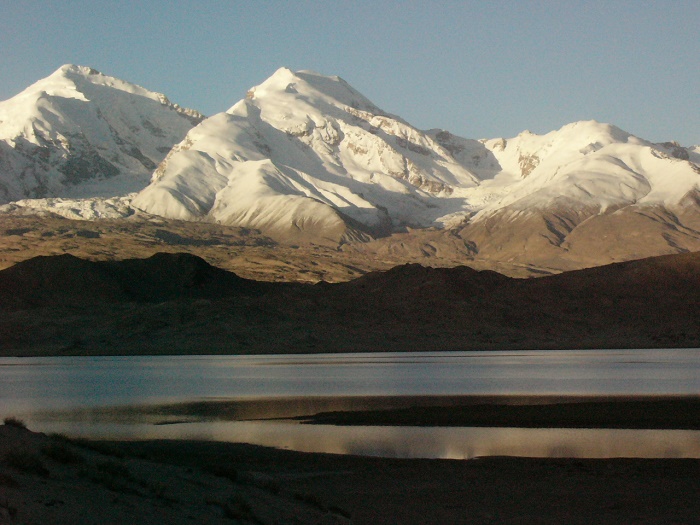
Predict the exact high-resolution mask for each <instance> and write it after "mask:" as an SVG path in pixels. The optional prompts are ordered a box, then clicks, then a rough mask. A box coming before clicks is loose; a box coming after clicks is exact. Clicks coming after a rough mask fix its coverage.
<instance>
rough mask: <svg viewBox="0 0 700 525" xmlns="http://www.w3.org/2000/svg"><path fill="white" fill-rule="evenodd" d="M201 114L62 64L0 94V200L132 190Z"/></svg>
mask: <svg viewBox="0 0 700 525" xmlns="http://www.w3.org/2000/svg"><path fill="white" fill-rule="evenodd" d="M202 119H203V116H202V115H200V114H199V113H198V112H196V111H193V110H189V109H185V108H181V107H180V106H178V105H177V104H173V103H171V102H170V101H169V100H168V99H167V98H166V97H165V96H164V95H162V94H160V93H154V92H152V91H148V90H147V89H144V88H142V87H140V86H136V85H134V84H130V83H128V82H125V81H122V80H119V79H116V78H113V77H109V76H106V75H103V74H101V73H99V72H98V71H95V70H94V69H91V68H87V67H81V66H74V65H65V66H63V67H61V68H59V69H58V70H57V71H56V72H54V73H53V74H52V75H50V76H49V77H47V78H45V79H43V80H40V81H38V82H36V83H35V84H33V85H31V86H29V87H28V88H27V89H25V90H24V91H23V92H21V93H20V94H18V95H16V96H15V97H13V98H11V99H9V100H6V101H4V102H0V204H2V203H5V202H9V201H15V200H18V199H24V198H43V197H96V196H103V197H106V196H115V195H123V194H126V193H130V192H135V191H139V190H141V189H143V187H144V186H145V185H146V184H147V183H148V180H149V178H150V175H151V173H152V172H153V170H154V169H155V168H156V166H157V165H158V164H159V163H160V162H161V161H162V159H163V158H164V157H165V155H166V154H167V153H168V151H170V149H171V148H172V146H173V145H174V144H176V143H178V142H180V141H181V140H182V139H183V137H184V136H185V134H186V133H187V132H188V131H189V130H190V129H191V128H192V127H193V126H194V125H196V124H198V123H199V122H201V120H202Z"/></svg>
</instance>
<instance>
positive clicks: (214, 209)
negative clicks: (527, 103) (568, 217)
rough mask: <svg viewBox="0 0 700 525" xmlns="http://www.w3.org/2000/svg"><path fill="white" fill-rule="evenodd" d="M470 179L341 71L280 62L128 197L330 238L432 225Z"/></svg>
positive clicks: (181, 214)
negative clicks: (332, 73)
mask: <svg viewBox="0 0 700 525" xmlns="http://www.w3.org/2000/svg"><path fill="white" fill-rule="evenodd" d="M478 184H479V179H478V178H477V177H476V176H475V175H474V174H473V173H472V172H470V171H469V170H468V169H467V168H466V167H465V166H463V165H462V164H460V163H459V162H457V161H456V160H455V159H454V158H453V157H452V155H451V154H450V152H449V151H448V150H446V149H445V148H443V147H442V146H440V144H439V143H438V142H437V141H436V140H435V139H433V138H432V137H431V136H430V135H428V134H426V133H424V132H421V131H419V130H417V129H415V128H414V127H412V126H410V125H409V124H407V123H406V122H404V121H403V120H401V119H400V118H398V117H395V116H392V115H389V114H387V113H385V112H383V111H382V110H380V109H379V108H377V107H376V106H375V105H374V104H372V103H371V102H370V101H369V100H367V99H366V98H365V97H364V96H362V95H361V94H360V93H358V92H357V91H356V90H354V89H353V88H352V87H350V86H349V85H348V84H347V83H346V82H345V81H343V80H342V79H340V78H337V77H325V76H321V75H319V74H316V73H312V72H305V71H302V72H298V73H293V72H292V71H290V70H289V69H284V68H283V69H280V70H278V71H277V72H276V73H275V74H274V75H273V76H272V77H270V78H269V79H268V80H266V81H265V82H264V83H263V84H261V85H259V86H257V87H255V88H253V89H251V90H250V91H249V92H248V96H247V97H246V98H245V99H243V100H241V101H240V102H238V103H237V104H235V105H234V106H233V107H232V108H230V109H229V110H228V111H227V112H225V113H220V114H218V115H214V116H213V117H211V118H209V119H207V120H206V121H204V122H203V123H202V124H200V125H199V126H197V127H196V128H194V129H193V130H192V131H191V132H190V133H189V134H188V135H187V137H186V138H185V139H184V140H183V141H182V142H181V143H180V144H179V145H178V146H176V147H175V148H174V149H173V150H172V151H171V152H170V153H169V154H168V156H167V158H166V159H165V161H164V162H163V163H162V164H161V166H159V168H158V170H157V171H156V172H155V174H154V178H153V182H152V183H151V185H150V186H149V187H148V188H146V189H145V190H144V191H143V192H141V193H140V194H139V195H138V196H137V197H136V198H135V199H134V201H133V205H134V206H136V207H138V208H141V209H142V210H145V211H147V212H149V213H153V214H157V215H162V216H165V217H171V218H178V219H185V220H208V221H216V222H221V223H225V224H232V225H240V226H246V227H253V228H260V229H262V230H265V231H268V232H270V233H273V234H276V235H277V236H284V237H288V238H289V237H300V236H301V237H316V238H328V239H332V240H334V241H339V240H340V239H342V238H347V237H353V236H354V235H356V234H357V232H358V230H364V231H366V232H370V233H372V234H380V235H381V234H384V233H388V232H391V231H393V230H394V229H396V228H398V227H403V226H412V227H424V226H428V225H433V224H437V222H438V220H439V218H440V217H441V216H444V215H445V214H446V213H448V212H449V211H450V209H451V206H453V203H454V202H455V197H457V195H459V194H460V193H461V192H463V191H464V190H465V189H466V188H470V187H474V186H477V185H478ZM457 200H459V199H457Z"/></svg>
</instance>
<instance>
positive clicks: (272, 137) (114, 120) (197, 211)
mask: <svg viewBox="0 0 700 525" xmlns="http://www.w3.org/2000/svg"><path fill="white" fill-rule="evenodd" d="M0 199H1V200H0V202H2V201H4V202H5V203H7V204H6V205H5V206H2V207H0V210H2V211H4V212H5V213H25V212H26V211H27V210H34V211H40V212H42V213H46V212H53V213H56V214H58V215H62V216H64V217H69V218H78V219H97V218H103V217H109V218H115V217H116V218H119V217H126V216H129V215H138V216H139V217H145V218H149V217H161V218H165V219H169V220H184V221H197V222H206V223H215V224H220V225H228V226H235V227H244V228H251V229H255V230H258V231H260V232H261V233H262V234H263V235H266V236H268V237H270V238H271V239H274V240H275V241H277V242H281V243H285V244H303V243H307V244H308V243H311V244H316V245H325V246H331V247H338V249H339V250H340V251H343V250H356V251H360V252H362V251H363V250H367V249H369V248H367V247H368V246H372V248H371V251H372V252H373V253H381V252H382V251H386V252H392V253H394V254H397V253H399V254H400V253H405V256H406V260H411V257H413V256H414V255H415V254H420V255H421V256H428V257H429V256H431V254H432V255H434V256H436V257H438V258H439V252H440V251H441V250H442V251H444V250H445V249H449V250H451V251H455V250H456V251H458V252H459V253H460V254H461V255H462V256H463V257H464V260H465V261H467V260H468V259H469V258H471V257H479V258H481V259H488V260H491V261H494V262H502V263H511V264H514V263H515V264H523V265H531V266H537V267H538V268H542V269H543V271H550V270H551V271H561V270H567V269H573V268H580V267H585V266H595V265H600V264H606V263H609V262H614V261H621V260H628V259H638V258H643V257H649V256H653V255H660V254H668V253H678V252H685V251H697V250H700V148H699V147H698V146H693V147H682V146H681V145H679V144H677V143H674V142H667V143H662V144H657V143H652V142H650V141H647V140H644V139H642V138H640V137H635V136H634V135H631V134H630V133H627V132H625V131H623V130H621V129H619V128H617V127H615V126H613V125H610V124H603V123H599V122H595V121H583V122H575V123H572V124H568V125H565V126H563V127H562V128H561V129H559V130H556V131H552V132H550V133H547V134H545V135H537V134H533V133H530V132H527V131H525V132H523V133H521V134H519V135H518V136H517V137H513V138H508V139H505V138H495V139H483V140H472V139H466V138H462V137H458V136H456V135H454V134H452V133H450V132H448V131H445V130H427V131H426V130H419V129H416V128H415V127H413V126H411V125H410V124H409V123H407V122H406V121H405V120H403V119H402V118H400V117H399V116H395V115H391V114H389V113H387V112H385V111H383V110H381V109H380V108H378V107H377V106H376V105H375V104H373V103H372V102H371V101H370V100H369V99H367V98H366V97H365V96H363V95H362V94H360V93H359V92H358V91H357V90H355V89H354V88H353V87H352V86H350V85H349V84H348V83H347V82H345V81H344V80H342V79H340V78H338V77H328V76H323V75H320V74H317V73H314V72H310V71H299V72H293V71H291V70H289V69H286V68H282V69H279V70H278V71H276V72H275V73H274V74H273V75H272V76H271V77H270V78H268V79H267V80H266V81H265V82H263V83H262V84H260V85H258V86H256V87H253V88H251V89H250V90H249V91H248V93H247V94H246V96H245V98H243V99H242V100H240V101H239V102H237V103H235V104H234V105H233V106H232V107H231V108H229V109H228V110H227V111H225V112H222V113H218V114H216V115H213V116H211V117H209V118H204V117H203V116H202V115H201V114H199V113H198V112H196V111H194V110H187V109H183V108H181V107H180V106H178V105H177V104H173V103H171V102H170V101H168V99H167V98H166V97H165V96H164V95H161V94H157V93H153V92H150V91H148V90H146V89H144V88H141V87H139V86H135V85H133V84H130V83H128V82H124V81H121V80H118V79H115V78H112V77H108V76H106V75H103V74H101V73H99V72H96V71H95V70H92V69H90V68H85V67H80V66H63V67H62V68H60V69H59V70H58V71H56V72H55V73H54V74H53V75H51V76H49V77H48V78H46V79H44V80H41V81H39V82H37V83H36V84H34V85H32V86H30V87H29V88H27V89H26V90H25V91H23V92H22V93H20V94H19V95H17V96H16V97H14V98H12V99H9V100H7V101H5V102H2V103H0Z"/></svg>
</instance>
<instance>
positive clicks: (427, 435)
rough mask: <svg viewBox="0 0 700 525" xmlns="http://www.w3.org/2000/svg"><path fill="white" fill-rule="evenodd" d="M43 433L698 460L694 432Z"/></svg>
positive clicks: (387, 453)
mask: <svg viewBox="0 0 700 525" xmlns="http://www.w3.org/2000/svg"><path fill="white" fill-rule="evenodd" d="M43 429H44V430H45V431H47V432H62V433H68V434H70V435H73V436H85V437H93V438H95V437H97V438H116V439H120V438H123V439H197V440H215V441H229V442H240V443H251V444H255V445H263V446H271V447H277V448H284V449H289V450H296V451H301V452H325V453H331V454H357V455H365V456H382V457H392V458H445V459H470V458H475V457H481V456H520V457H574V458H615V457H634V458H700V431H696V430H617V429H614V430H613V429H558V428H547V429H540V428H536V429H530V428H527V429H526V428H445V427H365V426H358V427H334V426H327V425H300V424H296V423H291V422H255V421H238V422H228V421H213V422H197V423H184V424H170V425H147V424H134V425H124V424H118V423H82V424H80V425H78V426H75V425H71V424H66V423H61V422H49V423H44V424H43Z"/></svg>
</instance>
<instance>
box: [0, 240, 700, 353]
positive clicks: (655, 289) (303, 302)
mask: <svg viewBox="0 0 700 525" xmlns="http://www.w3.org/2000/svg"><path fill="white" fill-rule="evenodd" d="M698 297H700V254H699V253H686V254H680V255H671V256H663V257H657V258H652V259H644V260H639V261H633V262H626V263H619V264H613V265H609V266H605V267H598V268H592V269H588V270H579V271H575V272H568V273H564V274H560V275H555V276H548V277H542V278H537V279H513V278H509V277H505V276H502V275H500V274H497V273H494V272H490V271H481V272H479V271H476V270H473V269H471V268H467V267H457V268H425V267H422V266H419V265H404V266H399V267H396V268H393V269H391V270H389V271H386V272H374V273H370V274H367V275H365V276H363V277H361V278H359V279H355V280H354V281H349V282H346V283H339V284H326V283H320V284H317V285H303V284H296V285H295V284H289V283H285V284H282V283H256V282H255V281H248V280H245V279H241V278H239V277H237V276H235V275H234V274H232V273H230V272H225V271H223V270H220V269H217V268H214V267H211V266H210V265H208V264H207V263H206V262H204V261H203V260H201V259H198V258H196V257H193V256H188V255H181V254H180V255H165V254H159V255H156V256H153V257H151V258H149V259H144V260H128V261H112V262H108V263H88V262H86V261H82V260H80V259H76V258H74V257H70V256H61V257H52V258H51V257H49V258H37V259H33V260H30V261H27V262H25V263H22V264H19V265H16V266H14V267H12V268H9V269H7V270H4V271H2V272H0V307H2V309H3V310H5V312H4V314H3V316H2V320H1V321H0V345H1V346H2V349H3V352H2V353H4V354H5V355H11V354H13V353H19V354H26V353H37V354H44V353H56V352H63V353H91V354H101V353H106V354H115V353H126V354H129V353H305V352H350V351H355V352H358V351H401V350H403V351H421V350H422V351H430V350H443V351H444V350H470V349H473V350H479V349H528V348H542V349H547V348H629V347H632V348H635V347H637V348H643V347H661V348H663V347H698V346H700V301H699V300H698ZM76 341H77V342H79V344H76Z"/></svg>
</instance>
